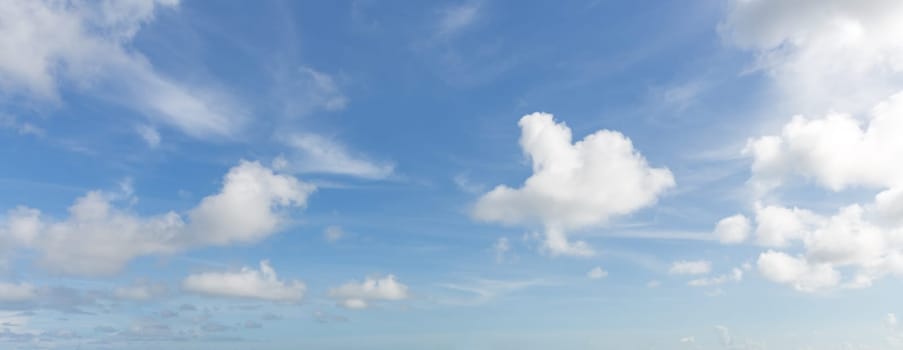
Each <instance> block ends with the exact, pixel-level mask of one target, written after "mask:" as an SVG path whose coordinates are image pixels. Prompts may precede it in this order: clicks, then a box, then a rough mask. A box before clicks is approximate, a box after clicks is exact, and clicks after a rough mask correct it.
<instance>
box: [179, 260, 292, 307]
mask: <svg viewBox="0 0 903 350" xmlns="http://www.w3.org/2000/svg"><path fill="white" fill-rule="evenodd" d="M182 288H184V289H185V290H187V291H190V292H194V293H200V294H205V295H212V296H221V297H233V298H251V299H261V300H270V301H278V302H297V301H300V300H301V298H303V297H304V292H305V291H306V290H307V287H306V286H305V285H304V283H303V282H301V281H296V280H292V281H285V280H280V279H279V276H277V275H276V271H275V270H273V268H272V267H271V266H270V263H269V261H266V260H264V261H261V262H260V269H259V270H255V269H253V268H250V267H243V268H242V269H241V270H240V271H236V272H205V273H199V274H194V275H190V276H188V277H186V278H185V280H184V281H182Z"/></svg>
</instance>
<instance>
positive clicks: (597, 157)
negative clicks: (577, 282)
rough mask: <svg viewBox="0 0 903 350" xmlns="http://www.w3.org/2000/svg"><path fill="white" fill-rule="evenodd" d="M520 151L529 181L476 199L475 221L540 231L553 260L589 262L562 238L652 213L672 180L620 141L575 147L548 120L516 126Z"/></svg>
mask: <svg viewBox="0 0 903 350" xmlns="http://www.w3.org/2000/svg"><path fill="white" fill-rule="evenodd" d="M519 125H520V127H521V138H520V146H521V148H522V149H523V151H524V153H525V154H526V155H527V156H528V157H529V158H530V160H531V161H532V163H533V174H532V175H531V176H530V177H529V178H528V179H527V180H526V181H525V182H524V184H523V186H521V187H520V188H511V187H508V186H505V185H499V186H497V187H495V188H494V189H492V190H491V191H489V192H488V193H486V194H484V195H483V196H482V197H480V198H479V200H478V201H477V203H476V205H475V206H474V209H473V215H474V217H475V218H477V219H479V220H484V221H492V222H500V223H504V224H527V225H535V224H538V225H542V227H543V228H544V229H545V243H544V247H545V249H546V251H548V252H549V253H550V254H552V255H575V256H586V255H592V254H593V250H592V248H590V247H589V245H588V244H586V243H585V242H583V241H573V242H572V241H569V240H568V237H567V233H566V232H567V231H569V230H574V229H581V228H586V227H592V226H597V225H601V224H604V223H606V222H608V220H609V219H611V218H612V217H615V216H619V215H626V214H629V213H632V212H634V211H636V210H639V209H640V208H643V207H646V206H649V205H651V204H653V203H655V201H656V200H657V199H658V197H659V196H660V195H661V194H662V192H664V191H665V190H666V189H668V188H671V187H673V186H674V184H675V183H674V177H673V175H672V174H671V172H670V171H669V170H668V169H666V168H653V167H650V166H649V164H648V163H647V162H646V159H645V158H644V157H643V156H642V155H641V154H640V153H639V152H638V151H636V150H635V149H634V147H633V143H631V141H630V139H628V138H627V137H625V136H624V135H622V134H621V133H618V132H615V131H610V130H600V131H597V132H595V133H593V134H590V135H588V136H586V137H585V138H584V139H583V140H581V141H577V142H573V140H572V136H571V129H570V128H568V126H567V125H565V124H564V123H558V122H556V121H555V119H554V118H553V116H552V115H551V114H546V113H534V114H530V115H526V116H524V117H523V118H521V120H520V122H519Z"/></svg>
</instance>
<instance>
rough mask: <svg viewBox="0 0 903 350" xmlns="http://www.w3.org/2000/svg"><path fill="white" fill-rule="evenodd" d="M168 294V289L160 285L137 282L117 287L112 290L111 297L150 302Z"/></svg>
mask: <svg viewBox="0 0 903 350" xmlns="http://www.w3.org/2000/svg"><path fill="white" fill-rule="evenodd" d="M167 293H169V288H167V287H166V285H165V284H162V283H152V282H149V281H144V280H138V281H135V282H134V283H132V284H131V285H128V286H122V287H118V288H116V289H114V290H113V296H114V297H116V298H119V299H125V300H136V301H143V300H150V299H154V298H158V297H160V296H163V295H165V294H167Z"/></svg>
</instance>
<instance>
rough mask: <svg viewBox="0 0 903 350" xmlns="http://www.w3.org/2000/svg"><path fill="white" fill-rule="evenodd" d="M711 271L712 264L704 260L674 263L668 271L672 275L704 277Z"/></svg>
mask: <svg viewBox="0 0 903 350" xmlns="http://www.w3.org/2000/svg"><path fill="white" fill-rule="evenodd" d="M711 271H712V263H711V262H709V261H705V260H695V261H687V260H681V261H675V262H673V263H672V264H671V268H670V269H668V273H670V274H672V275H704V274H707V273H709V272H711Z"/></svg>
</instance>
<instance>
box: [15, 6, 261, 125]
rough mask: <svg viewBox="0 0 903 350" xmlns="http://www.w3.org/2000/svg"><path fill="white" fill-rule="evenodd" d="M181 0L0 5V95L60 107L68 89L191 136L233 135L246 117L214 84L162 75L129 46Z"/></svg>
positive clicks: (230, 98)
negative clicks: (191, 83)
mask: <svg viewBox="0 0 903 350" xmlns="http://www.w3.org/2000/svg"><path fill="white" fill-rule="evenodd" d="M177 4H178V0H137V1H110V0H105V1H80V0H62V1H54V0H35V1H4V2H2V3H0V89H2V90H4V91H6V92H8V93H11V94H13V95H16V96H29V97H32V98H36V99H38V100H40V101H42V102H43V101H47V100H50V101H58V100H59V99H60V98H61V97H60V96H61V94H60V93H59V92H58V89H59V87H60V86H63V85H67V86H73V87H76V88H77V89H79V91H83V92H86V93H89V94H92V95H97V96H99V97H101V98H103V99H107V100H111V101H115V102H116V103H119V104H121V105H122V106H124V107H126V108H131V109H134V110H136V111H138V112H140V113H143V114H145V115H147V116H148V117H150V118H151V119H153V120H155V121H157V122H160V123H164V124H168V125H170V126H173V127H175V128H177V129H179V130H181V131H183V132H185V133H186V134H188V135H191V136H195V137H208V136H220V137H221V136H232V135H235V134H236V133H237V132H238V131H239V129H240V128H241V126H242V125H243V124H244V122H245V120H246V119H247V118H246V115H245V113H244V111H243V108H241V107H239V106H238V105H237V104H236V103H235V102H234V98H232V97H229V96H226V94H224V93H223V92H221V91H219V90H220V89H218V88H216V87H213V86H197V85H194V86H188V85H186V84H183V83H180V82H178V81H176V80H175V79H172V78H170V77H166V76H164V75H163V74H161V73H159V72H158V71H157V70H156V69H155V68H154V67H153V65H152V64H151V63H150V62H149V61H148V59H147V58H145V57H144V56H142V55H141V54H139V53H137V52H135V51H134V50H133V49H131V48H130V47H129V43H130V42H131V41H132V39H133V38H134V36H135V34H136V33H137V32H138V30H139V29H140V28H141V26H142V25H144V24H145V23H147V22H149V21H151V20H153V18H154V15H155V13H156V12H157V11H158V10H159V9H160V8H161V7H163V8H172V7H175V6H176V5H177Z"/></svg>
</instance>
